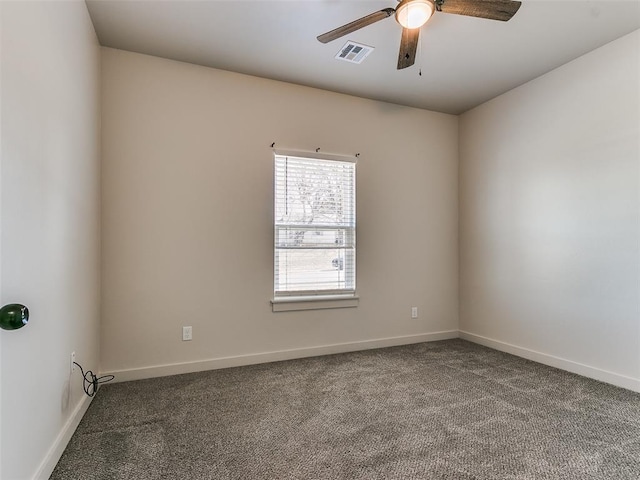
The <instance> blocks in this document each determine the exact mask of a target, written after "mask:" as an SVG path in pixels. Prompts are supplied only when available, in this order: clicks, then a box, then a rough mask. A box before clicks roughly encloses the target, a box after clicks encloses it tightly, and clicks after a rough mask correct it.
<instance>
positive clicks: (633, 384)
mask: <svg viewBox="0 0 640 480" xmlns="http://www.w3.org/2000/svg"><path fill="white" fill-rule="evenodd" d="M459 334H460V338H462V339H464V340H468V341H470V342H473V343H478V344H480V345H484V346H485V347H489V348H493V349H495V350H500V351H501V352H506V353H510V354H512V355H516V356H518V357H522V358H526V359H527V360H533V361H534V362H538V363H542V364H544V365H549V366H551V367H556V368H560V369H562V370H566V371H568V372H571V373H577V374H578V375H582V376H584V377H589V378H593V379H594V380H599V381H601V382H605V383H610V384H611V385H615V386H616V387H622V388H626V389H627V390H633V391H634V392H640V380H639V379H637V378H632V377H627V376H624V375H620V374H617V373H613V372H609V371H607V370H602V369H600V368H596V367H591V366H589V365H584V364H582V363H578V362H574V361H572V360H567V359H565V358H560V357H556V356H553V355H549V354H546V353H542V352H537V351H535V350H530V349H528V348H523V347H518V346H516V345H512V344H510V343H505V342H501V341H499V340H494V339H492V338H487V337H483V336H481V335H476V334H474V333H470V332H465V331H462V330H460V331H459Z"/></svg>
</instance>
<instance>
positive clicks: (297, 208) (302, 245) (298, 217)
mask: <svg viewBox="0 0 640 480" xmlns="http://www.w3.org/2000/svg"><path fill="white" fill-rule="evenodd" d="M355 200H356V196H355V163H353V162H344V161H336V160H326V159H316V158H303V157H294V156H285V155H276V156H275V210H274V211H275V219H274V220H275V221H274V226H275V235H274V237H275V248H274V257H275V262H274V265H275V268H274V290H275V295H276V296H288V295H289V296H290V295H295V296H307V295H330V294H353V293H355V286H356V285H355V280H356V272H355V266H356V233H355V226H356V201H355Z"/></svg>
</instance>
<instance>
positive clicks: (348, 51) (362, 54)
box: [335, 40, 373, 63]
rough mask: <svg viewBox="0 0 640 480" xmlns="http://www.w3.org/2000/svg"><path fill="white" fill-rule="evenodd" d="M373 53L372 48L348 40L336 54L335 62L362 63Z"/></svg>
mask: <svg viewBox="0 0 640 480" xmlns="http://www.w3.org/2000/svg"><path fill="white" fill-rule="evenodd" d="M371 52H373V47H368V46H367V45H362V44H360V43H355V42H352V41H351V40H349V41H348V42H347V43H345V44H344V47H342V49H341V50H340V51H339V52H338V53H337V54H336V57H335V58H336V59H337V60H343V61H345V62H349V63H362V61H363V60H364V59H365V58H367V56H368V55H369V54H370V53H371Z"/></svg>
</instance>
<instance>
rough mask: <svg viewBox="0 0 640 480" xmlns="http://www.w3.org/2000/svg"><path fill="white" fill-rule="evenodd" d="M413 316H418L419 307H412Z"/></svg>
mask: <svg viewBox="0 0 640 480" xmlns="http://www.w3.org/2000/svg"><path fill="white" fill-rule="evenodd" d="M411 318H418V307H411Z"/></svg>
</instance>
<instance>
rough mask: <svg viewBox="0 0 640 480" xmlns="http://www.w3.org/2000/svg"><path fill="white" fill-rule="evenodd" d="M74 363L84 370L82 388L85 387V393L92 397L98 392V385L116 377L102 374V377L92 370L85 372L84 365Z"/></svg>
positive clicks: (81, 370)
mask: <svg viewBox="0 0 640 480" xmlns="http://www.w3.org/2000/svg"><path fill="white" fill-rule="evenodd" d="M73 363H74V364H75V365H77V366H78V368H79V369H80V372H82V379H83V382H82V388H83V389H84V393H86V394H87V395H88V396H90V397H93V396H94V395H95V394H96V392H97V391H98V387H99V386H100V385H101V384H102V383H107V382H110V381H111V380H113V379H114V378H116V377H115V376H113V375H102V376H101V377H96V376H95V374H94V373H93V372H92V371H91V370H87V373H85V372H84V369H83V368H82V365H80V364H79V363H78V362H73Z"/></svg>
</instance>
